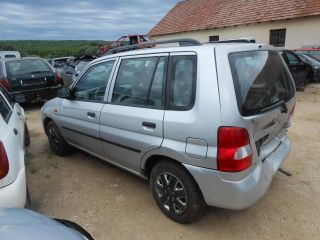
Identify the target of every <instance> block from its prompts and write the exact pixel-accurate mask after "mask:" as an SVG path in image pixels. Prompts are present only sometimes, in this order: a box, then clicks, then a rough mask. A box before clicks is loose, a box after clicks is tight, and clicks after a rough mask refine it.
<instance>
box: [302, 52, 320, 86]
mask: <svg viewBox="0 0 320 240" xmlns="http://www.w3.org/2000/svg"><path fill="white" fill-rule="evenodd" d="M298 56H299V57H300V58H301V59H302V61H303V62H305V63H306V64H308V65H309V66H310V67H311V71H310V73H309V76H308V79H309V80H310V82H319V81H320V60H319V59H318V58H316V57H314V56H312V55H311V54H309V53H298Z"/></svg>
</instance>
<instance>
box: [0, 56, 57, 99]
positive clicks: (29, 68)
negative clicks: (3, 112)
mask: <svg viewBox="0 0 320 240" xmlns="http://www.w3.org/2000/svg"><path fill="white" fill-rule="evenodd" d="M0 84H1V85H2V86H3V87H4V88H5V89H6V90H7V91H8V92H9V93H10V95H12V96H13V97H15V98H16V101H17V102H19V103H23V102H31V101H38V100H49V99H51V98H54V97H56V96H57V91H58V89H60V88H61V87H62V84H63V82H62V80H61V77H60V75H59V74H58V73H57V72H55V71H54V69H53V68H52V67H51V66H50V65H49V64H48V63H47V62H46V61H45V60H43V59H41V58H21V59H2V60H0Z"/></svg>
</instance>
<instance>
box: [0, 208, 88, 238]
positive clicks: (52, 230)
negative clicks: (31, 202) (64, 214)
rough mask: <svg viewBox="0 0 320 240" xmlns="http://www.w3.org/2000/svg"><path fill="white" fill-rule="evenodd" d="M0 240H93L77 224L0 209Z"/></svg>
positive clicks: (29, 211) (21, 210)
mask: <svg viewBox="0 0 320 240" xmlns="http://www.w3.org/2000/svg"><path fill="white" fill-rule="evenodd" d="M0 216H1V217H0V239H1V240H44V239H46V240H93V237H92V236H91V235H90V234H89V233H88V232H87V231H86V230H85V229H83V228H82V227H81V226H79V225H78V224H76V223H74V222H71V221H68V220H63V219H51V218H48V217H46V216H44V215H41V214H39V213H36V212H33V211H31V210H27V209H21V208H11V209H0Z"/></svg>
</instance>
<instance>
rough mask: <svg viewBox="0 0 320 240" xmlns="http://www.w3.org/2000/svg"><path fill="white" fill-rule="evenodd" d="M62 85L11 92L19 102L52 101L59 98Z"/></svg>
mask: <svg viewBox="0 0 320 240" xmlns="http://www.w3.org/2000/svg"><path fill="white" fill-rule="evenodd" d="M61 87H62V86H61V85H56V86H52V87H46V88H37V89H30V90H22V91H13V92H10V94H11V95H12V96H15V97H16V99H17V102H19V103H23V102H30V101H35V100H40V99H42V100H44V99H45V100H50V99H52V98H55V97H56V96H57V92H58V90H59V89H60V88H61Z"/></svg>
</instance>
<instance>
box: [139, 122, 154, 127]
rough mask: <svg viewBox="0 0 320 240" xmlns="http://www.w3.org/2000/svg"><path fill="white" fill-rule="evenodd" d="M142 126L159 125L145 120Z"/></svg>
mask: <svg viewBox="0 0 320 240" xmlns="http://www.w3.org/2000/svg"><path fill="white" fill-rule="evenodd" d="M142 126H144V127H147V128H156V127H157V125H156V124H155V123H152V122H143V123H142Z"/></svg>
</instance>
